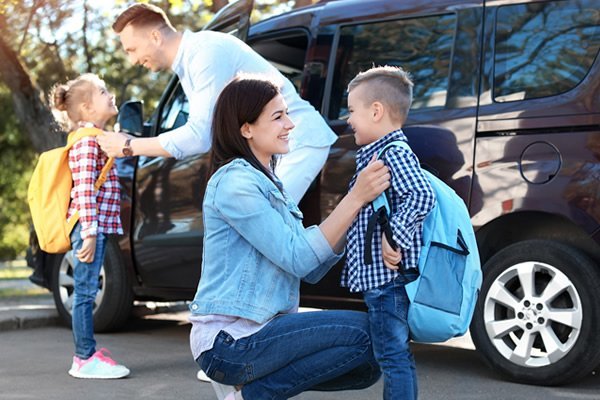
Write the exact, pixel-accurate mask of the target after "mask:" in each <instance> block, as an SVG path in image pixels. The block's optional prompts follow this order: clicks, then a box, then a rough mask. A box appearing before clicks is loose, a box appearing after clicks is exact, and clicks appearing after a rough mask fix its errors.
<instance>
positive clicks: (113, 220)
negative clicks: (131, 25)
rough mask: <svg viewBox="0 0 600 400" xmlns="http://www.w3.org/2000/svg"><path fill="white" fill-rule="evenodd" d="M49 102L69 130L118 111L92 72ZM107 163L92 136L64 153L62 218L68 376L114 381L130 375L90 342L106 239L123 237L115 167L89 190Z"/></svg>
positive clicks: (94, 124)
mask: <svg viewBox="0 0 600 400" xmlns="http://www.w3.org/2000/svg"><path fill="white" fill-rule="evenodd" d="M51 98H52V103H53V108H54V109H55V110H56V111H59V112H63V113H66V117H67V118H66V119H67V120H68V123H69V125H70V127H69V129H77V128H80V127H86V128H96V129H97V130H98V132H101V130H102V129H103V128H104V125H105V124H106V122H107V121H108V120H109V119H110V118H112V117H114V116H115V115H117V113H118V110H117V107H116V106H115V97H114V96H113V95H112V94H110V93H109V92H108V90H107V89H106V87H105V84H104V82H103V81H102V80H101V79H100V78H98V77H97V76H96V75H93V74H84V75H82V76H80V77H79V78H77V79H74V80H72V81H69V82H67V83H66V84H64V85H57V86H55V87H54V89H53V91H52V97H51ZM63 116H64V115H63ZM106 163H107V157H106V155H105V154H103V153H102V152H101V151H100V148H99V146H98V143H97V142H96V137H95V136H86V137H83V138H82V139H80V140H79V141H77V142H76V143H75V144H74V145H73V147H72V148H71V149H70V150H69V167H70V169H71V172H72V175H73V190H72V191H71V206H70V207H69V212H68V214H67V216H66V218H67V219H68V218H70V217H71V216H72V215H73V214H74V213H75V212H78V213H79V222H78V223H77V225H76V226H75V228H74V229H73V232H72V233H71V245H72V248H73V255H74V257H73V262H74V265H73V278H74V281H75V283H74V295H73V310H72V317H73V318H72V319H73V322H72V327H73V339H74V341H75V356H74V357H73V364H72V366H71V369H70V370H69V374H70V375H71V376H74V377H75V378H96V379H114V378H122V377H125V376H127V375H129V370H128V369H127V368H125V367H124V366H122V365H118V364H117V363H116V362H115V361H114V360H112V359H111V358H110V356H109V354H108V352H107V351H106V349H100V350H98V351H96V340H95V339H94V321H93V314H92V311H93V307H94V300H95V298H96V292H97V291H98V276H99V274H100V268H101V267H102V264H103V262H104V250H105V246H106V240H107V236H106V235H108V234H111V233H118V234H122V233H123V229H122V228H121V219H120V217H119V213H120V206H119V196H120V193H119V182H118V180H117V174H116V169H115V167H114V166H113V167H111V168H110V170H109V171H108V174H107V179H106V182H105V183H104V184H103V185H102V186H101V187H100V189H99V190H96V189H95V187H94V183H95V182H96V180H97V178H98V176H99V175H100V171H102V168H103V167H104V166H105V165H106Z"/></svg>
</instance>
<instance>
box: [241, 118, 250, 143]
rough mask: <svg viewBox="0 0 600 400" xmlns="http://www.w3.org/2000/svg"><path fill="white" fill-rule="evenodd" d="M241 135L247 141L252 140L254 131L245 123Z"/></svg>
mask: <svg viewBox="0 0 600 400" xmlns="http://www.w3.org/2000/svg"><path fill="white" fill-rule="evenodd" d="M240 133H241V134H242V136H243V137H244V138H246V139H252V130H251V129H250V124H249V123H247V122H244V125H242V127H241V128H240Z"/></svg>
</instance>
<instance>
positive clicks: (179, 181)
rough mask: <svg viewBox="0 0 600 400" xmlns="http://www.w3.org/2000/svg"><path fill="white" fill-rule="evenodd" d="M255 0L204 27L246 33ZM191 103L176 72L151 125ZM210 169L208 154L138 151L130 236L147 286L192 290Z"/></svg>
mask: <svg viewBox="0 0 600 400" xmlns="http://www.w3.org/2000/svg"><path fill="white" fill-rule="evenodd" d="M252 6H253V1H251V0H242V1H237V2H235V3H232V4H230V5H228V6H227V7H225V8H223V9H222V10H221V11H220V12H219V13H218V14H217V15H216V16H215V18H214V19H213V20H212V21H211V22H209V23H208V24H207V25H206V27H205V29H212V30H220V31H224V32H228V33H232V34H235V35H237V36H239V37H242V38H245V37H246V35H247V32H248V28H249V20H250V12H251V10H252ZM189 108H190V104H189V102H188V99H187V97H186V95H185V93H184V92H183V90H182V88H181V86H180V85H179V82H178V79H177V77H176V76H174V77H173V79H172V80H171V82H170V83H169V85H168V87H167V89H166V90H165V92H164V93H163V96H162V98H161V101H160V103H159V106H158V108H157V110H156V113H155V118H154V123H153V125H152V127H151V136H158V135H161V134H162V133H164V132H168V131H170V130H173V129H175V128H177V127H179V126H182V125H183V124H185V123H186V121H187V118H188V115H189ZM207 173H208V154H197V155H194V156H190V157H186V158H184V159H181V160H176V159H174V158H163V157H139V158H138V162H137V171H136V176H135V188H136V191H135V199H134V216H133V229H132V241H133V252H134V257H135V261H136V265H137V271H138V274H139V277H140V279H141V281H142V283H143V286H145V287H150V288H163V289H164V290H165V291H166V292H165V295H168V290H173V291H174V292H173V294H174V296H175V297H180V296H181V293H182V289H183V290H185V289H189V290H190V291H193V290H194V289H195V288H196V285H197V284H198V280H199V278H200V272H201V261H202V240H203V234H204V227H203V224H202V200H203V198H204V190H205V184H206V178H207Z"/></svg>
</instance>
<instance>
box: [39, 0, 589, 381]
mask: <svg viewBox="0 0 600 400" xmlns="http://www.w3.org/2000/svg"><path fill="white" fill-rule="evenodd" d="M252 6H253V4H252V1H239V2H237V3H233V4H231V5H230V6H228V8H227V9H224V10H223V11H222V12H221V13H220V14H219V15H218V16H217V17H216V19H215V20H214V21H213V22H211V23H210V24H209V26H208V27H207V28H209V29H220V30H225V31H229V32H232V33H234V34H238V35H240V36H241V37H245V38H246V40H247V42H248V43H249V44H250V46H252V47H253V48H254V49H255V50H256V51H257V52H259V53H260V54H262V55H263V56H264V57H265V58H267V59H268V60H270V61H271V62H272V63H273V64H274V65H275V66H276V67H277V68H278V69H279V70H280V71H281V72H282V73H283V74H285V75H286V76H287V77H289V78H290V79H291V80H292V82H293V83H294V84H295V85H296V87H297V89H298V91H299V92H300V93H301V95H302V97H304V98H305V99H307V100H308V101H310V102H311V104H312V105H313V106H315V108H317V109H318V110H320V111H321V113H322V115H323V117H324V118H326V120H327V121H328V122H329V124H330V125H331V126H332V128H333V129H334V130H335V132H336V133H337V134H338V135H339V139H338V140H337V142H336V143H335V145H334V146H333V147H332V149H331V153H330V156H329V159H328V161H327V163H326V165H325V167H324V168H323V170H322V172H321V174H320V176H319V177H318V179H317V180H316V181H315V182H314V184H313V185H312V187H311V188H310V190H309V192H308V193H307V195H306V196H305V198H304V199H303V200H302V202H301V208H302V210H303V211H304V214H305V219H306V221H305V223H306V224H314V223H318V222H320V221H321V219H322V218H324V217H326V216H327V215H328V214H329V213H330V212H331V210H332V209H333V207H334V206H335V205H336V204H337V202H338V201H339V200H340V199H341V197H342V196H343V195H344V193H345V192H346V190H347V184H348V182H349V179H350V177H351V175H352V174H353V171H354V168H355V164H354V156H355V152H356V150H357V147H356V145H355V144H354V139H353V136H352V132H351V130H350V128H349V127H348V125H347V123H346V117H347V103H346V100H347V93H346V86H347V84H348V82H349V81H350V79H351V78H352V77H353V76H355V74H356V73H358V72H359V71H362V70H365V69H368V68H369V67H371V66H372V65H373V64H376V65H383V64H389V65H399V66H402V67H403V68H405V69H406V70H408V71H409V72H410V73H411V74H412V76H413V79H414V81H415V88H414V99H415V100H414V103H413V106H412V109H411V111H410V115H409V120H408V123H407V126H406V128H405V133H406V134H407V136H408V138H409V142H410V145H411V147H412V148H413V150H414V151H415V152H416V153H417V155H418V156H419V158H420V161H421V163H422V164H423V165H424V166H426V167H427V168H428V169H430V170H432V171H434V172H435V173H436V174H437V175H438V176H439V177H440V178H442V179H443V180H444V181H445V182H447V183H448V184H449V185H450V186H451V187H452V188H453V189H454V190H455V191H456V192H457V193H458V194H459V195H460V196H461V197H462V198H463V199H464V201H465V203H466V204H467V205H468V207H469V210H470V213H471V217H472V222H473V225H474V227H475V230H476V233H477V239H478V244H479V252H480V255H481V259H482V262H483V264H484V265H483V270H484V283H483V287H482V290H481V293H480V298H479V301H478V305H477V308H476V311H475V315H474V319H473V323H472V325H471V335H472V337H473V341H474V343H475V345H476V347H477V349H478V351H479V352H480V353H481V354H482V355H483V357H484V358H485V360H486V361H487V362H488V363H489V364H490V365H491V366H492V367H493V368H494V369H495V370H496V371H499V372H501V373H502V374H503V375H504V376H506V377H508V378H509V379H512V380H516V381H520V382H525V383H531V384H540V385H559V384H564V383H567V382H571V381H573V380H576V379H578V378H581V377H583V376H585V375H587V374H589V373H590V372H591V371H592V370H593V369H594V368H595V367H597V366H598V365H599V364H600V267H599V265H600V264H599V263H600V95H599V93H600V91H599V89H600V59H599V58H600V57H598V50H599V48H600V11H599V10H600V0H565V1H558V0H555V1H527V0H489V1H487V0H486V1H482V0H479V1H451V0H437V1H428V2H423V1H416V0H406V1H392V0H389V1H386V0H369V1H365V0H338V1H321V2H318V3H316V4H315V5H313V6H310V7H305V8H299V9H295V10H292V11H290V12H287V13H285V14H282V15H279V16H276V17H273V18H270V19H267V20H264V21H261V22H259V23H256V24H255V25H253V26H251V27H250V28H249V30H248V25H249V24H248V21H249V13H250V11H251V9H252ZM188 107H189V104H188V102H187V99H186V97H185V95H184V94H183V91H182V89H181V87H180V86H179V85H178V82H177V80H176V79H174V80H172V81H171V83H170V84H169V86H168V87H167V89H166V90H165V92H164V95H163V97H162V100H161V102H160V104H159V106H158V108H157V109H156V111H155V112H154V114H153V116H152V117H151V118H150V120H149V122H147V123H145V124H144V126H143V127H142V122H141V121H142V116H141V111H140V110H141V107H140V104H138V103H128V104H126V105H124V106H123V107H122V109H121V115H120V120H121V123H122V126H125V127H128V128H129V129H130V130H131V131H137V132H138V134H140V135H144V136H155V135H160V134H161V133H162V132H166V131H169V130H171V129H174V128H175V127H177V126H180V125H181V124H183V123H185V121H186V120H187V115H188ZM207 165H208V159H207V156H206V155H205V154H202V155H198V156H194V157H189V158H186V159H183V160H174V159H165V158H149V157H137V158H130V159H123V160H121V161H120V163H119V174H120V177H121V183H122V185H123V200H124V201H123V207H122V218H123V223H124V227H125V231H126V234H125V235H124V236H123V237H121V238H119V240H118V242H117V241H114V242H112V243H111V244H110V246H109V248H108V252H107V258H106V262H105V265H104V268H103V272H102V287H101V291H100V294H99V297H98V299H97V306H96V309H95V318H96V322H97V326H98V328H99V329H101V330H108V329H115V328H116V327H118V326H119V325H120V324H122V323H123V321H124V320H125V319H126V318H127V316H128V315H129V312H130V310H131V306H132V303H133V300H134V299H139V300H148V299H152V300H189V299H191V298H192V296H193V294H194V290H195V288H196V284H197V282H198V279H199V277H200V272H201V271H200V269H201V254H202V249H201V248H202V235H203V226H202V209H201V205H202V198H203V194H204V184H205V176H206V171H207ZM596 202H598V204H596ZM32 250H33V253H32V257H30V261H31V264H32V265H34V264H37V266H38V267H40V266H41V267H42V268H43V270H44V273H45V275H44V277H45V283H44V284H45V285H46V286H49V287H50V288H51V289H52V291H53V292H54V296H55V299H56V304H57V308H58V310H59V312H60V313H61V315H63V316H64V317H65V318H66V319H68V318H69V317H70V316H69V312H70V310H69V305H70V296H71V294H72V280H71V278H70V277H71V276H72V268H71V261H70V260H71V255H70V254H67V255H64V256H63V255H46V254H43V253H40V252H39V251H36V249H35V247H34V248H32ZM340 268H341V264H340V265H338V266H337V267H336V269H335V271H333V272H331V273H330V274H329V275H328V276H327V277H326V279H324V280H323V281H322V282H321V283H319V284H318V285H314V286H310V285H306V286H303V289H302V302H303V304H304V305H306V306H318V307H352V308H360V307H363V305H362V301H361V300H360V298H359V297H357V296H351V295H349V294H348V292H347V291H346V290H345V289H342V288H339V284H338V281H339V271H340Z"/></svg>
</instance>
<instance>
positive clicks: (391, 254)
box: [381, 234, 402, 271]
mask: <svg viewBox="0 0 600 400" xmlns="http://www.w3.org/2000/svg"><path fill="white" fill-rule="evenodd" d="M381 252H382V253H383V264H384V265H385V266H386V267H387V268H388V269H391V270H392V271H398V268H400V267H398V264H400V261H402V252H401V251H400V249H399V248H398V249H396V250H394V249H393V248H392V246H391V245H390V244H389V243H388V241H387V239H386V237H385V234H383V235H382V238H381Z"/></svg>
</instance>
